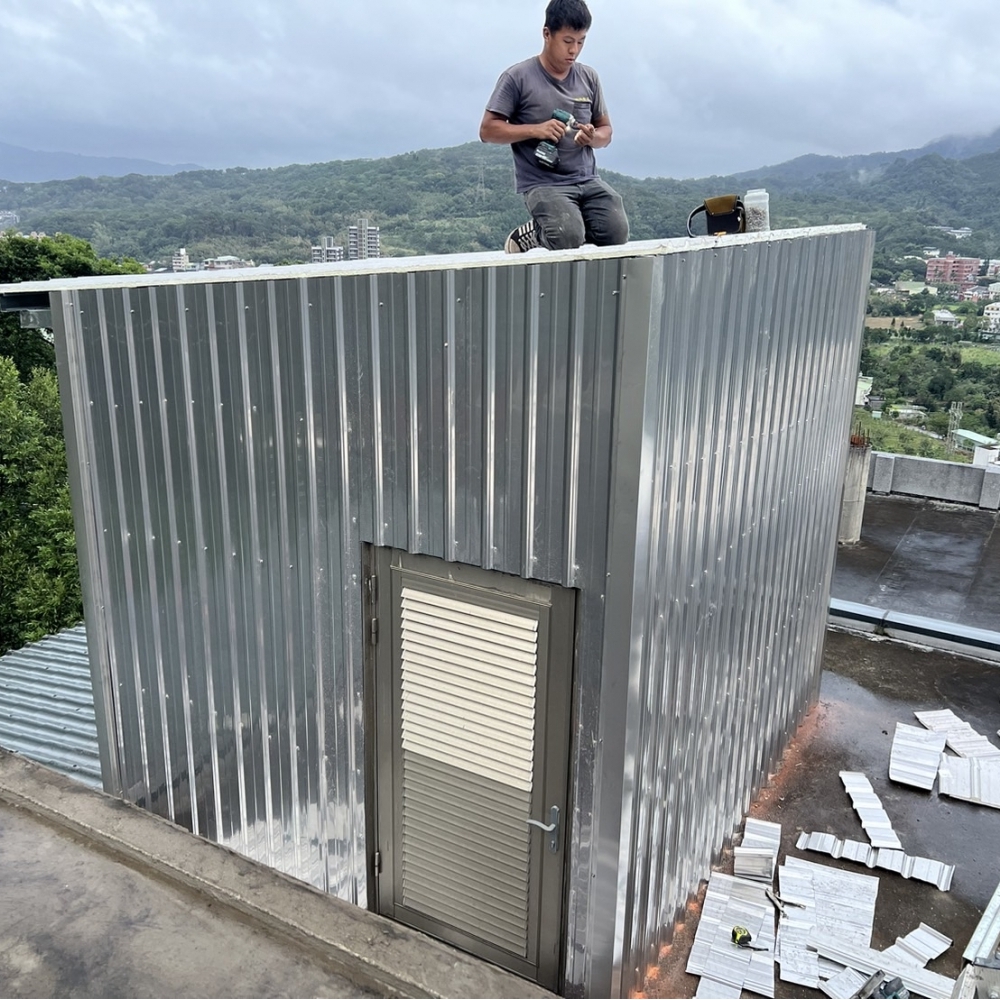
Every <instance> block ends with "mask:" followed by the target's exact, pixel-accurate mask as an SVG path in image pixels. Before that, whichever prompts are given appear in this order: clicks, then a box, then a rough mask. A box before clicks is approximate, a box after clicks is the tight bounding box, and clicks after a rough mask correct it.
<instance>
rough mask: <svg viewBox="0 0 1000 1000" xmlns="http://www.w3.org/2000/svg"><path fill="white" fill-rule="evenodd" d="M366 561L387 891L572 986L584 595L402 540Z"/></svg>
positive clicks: (486, 949) (527, 968)
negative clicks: (567, 956) (573, 766)
mask: <svg viewBox="0 0 1000 1000" xmlns="http://www.w3.org/2000/svg"><path fill="white" fill-rule="evenodd" d="M366 564H367V565H369V566H371V567H372V569H371V572H372V574H373V575H372V576H371V577H370V579H369V580H368V585H367V586H366V593H367V594H368V596H369V598H370V600H369V604H370V606H371V611H372V615H373V617H375V618H377V619H378V621H377V622H373V623H372V626H373V627H372V628H371V629H370V633H371V635H372V637H373V639H375V640H376V641H375V642H373V643H371V644H370V645H369V647H368V649H369V653H370V655H371V660H370V661H369V662H370V667H369V671H370V672H369V671H366V677H367V684H366V689H367V691H368V692H369V698H371V699H372V700H371V701H370V702H369V706H370V708H369V710H370V712H371V718H372V719H373V720H374V722H375V726H374V734H375V739H374V747H373V746H372V744H371V742H367V743H366V747H367V748H368V751H369V758H368V761H369V767H370V769H371V770H370V772H369V776H370V780H371V789H372V798H373V800H374V802H375V803H376V808H375V814H374V817H373V830H372V837H373V838H374V848H373V857H372V867H371V872H372V874H371V881H370V883H369V888H370V891H371V896H372V898H373V899H374V900H375V903H376V906H377V908H378V910H379V912H380V913H383V914H385V915H386V916H388V917H391V918H392V919H394V920H399V921H402V922H403V923H407V924H409V925H410V926H412V927H417V928H419V929H420V930H422V931H425V932H426V933H428V934H433V935H434V936H435V937H439V938H441V939H442V940H445V941H448V942H450V943H452V944H454V945H457V946H458V947H460V948H464V949H465V950H467V951H470V952H472V953H473V954H476V955H480V956H482V957H483V958H486V959H488V960H489V961H491V962H495V963H496V964H498V965H502V966H504V967H505V968H508V969H511V970H513V971H514V972H517V973H518V974H519V975H522V976H527V977H528V978H531V979H534V980H535V981H537V982H539V983H541V984H542V985H544V986H547V987H548V988H549V989H557V988H558V985H559V970H560V954H561V947H562V906H563V876H564V858H563V840H564V829H565V827H564V824H565V815H566V794H567V786H566V781H567V768H568V758H569V741H570V710H569V705H570V695H571V680H572V663H573V659H572V658H573V634H574V630H573V618H574V606H575V599H574V594H573V592H572V591H568V590H563V589H561V588H559V587H553V586H551V585H548V584H541V583H536V582H534V581H531V580H522V579H519V578H517V577H512V576H507V575H505V574H501V573H493V572H488V571H486V570H482V569H479V568H476V567H472V566H461V565H457V564H455V563H446V562H444V561H442V560H439V559H434V558H431V557H429V556H424V555H413V554H411V553H406V552H401V551H399V550H393V549H376V550H369V551H368V552H366ZM553 816H556V817H558V818H559V822H558V823H556V824H555V826H554V827H553V829H552V830H551V831H546V830H545V829H538V826H539V825H540V824H543V823H544V824H548V823H550V822H551V819H552V817H553ZM529 820H530V821H531V822H532V823H534V824H535V825H530V824H529Z"/></svg>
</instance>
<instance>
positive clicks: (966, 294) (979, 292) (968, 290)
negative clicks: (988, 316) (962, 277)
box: [958, 285, 990, 302]
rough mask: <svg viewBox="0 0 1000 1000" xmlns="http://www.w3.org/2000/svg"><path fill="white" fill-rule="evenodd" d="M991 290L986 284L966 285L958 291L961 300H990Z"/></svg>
mask: <svg viewBox="0 0 1000 1000" xmlns="http://www.w3.org/2000/svg"><path fill="white" fill-rule="evenodd" d="M989 300H990V290H989V288H987V287H986V286H985V285H965V286H964V287H963V288H962V290H961V291H960V292H959V293H958V301H959V302H988V301H989Z"/></svg>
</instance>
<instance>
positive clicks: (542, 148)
mask: <svg viewBox="0 0 1000 1000" xmlns="http://www.w3.org/2000/svg"><path fill="white" fill-rule="evenodd" d="M552 117H553V118H555V120H556V121H557V122H562V123H563V125H565V126H566V132H568V131H569V130H570V129H571V128H579V125H578V124H577V120H576V119H575V118H574V117H573V116H572V115H571V114H570V113H569V112H568V111H563V110H562V108H556V109H555V111H553V112H552ZM535 159H536V160H538V162H539V163H540V164H541V165H542V166H543V167H547V168H548V169H549V170H554V169H555V166H556V164H557V163H558V162H559V150H558V149H557V148H556V146H555V144H554V143H551V142H549V141H548V139H543V140H542V141H541V142H540V143H539V144H538V145H537V146H536V147H535Z"/></svg>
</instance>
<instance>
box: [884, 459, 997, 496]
mask: <svg viewBox="0 0 1000 1000" xmlns="http://www.w3.org/2000/svg"><path fill="white" fill-rule="evenodd" d="M868 489H869V490H871V492H873V493H900V494H903V495H905V496H912V497H928V498H930V499H932V500H943V501H946V502H948V503H964V504H970V505H972V506H975V507H981V508H982V509H984V510H1000V465H966V464H965V463H963V462H942V461H940V460H939V459H935V458H917V457H916V456H913V455H890V454H887V453H886V452H882V451H876V452H872V461H871V468H870V469H869V472H868Z"/></svg>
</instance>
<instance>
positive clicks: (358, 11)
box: [0, 0, 1000, 176]
mask: <svg viewBox="0 0 1000 1000" xmlns="http://www.w3.org/2000/svg"><path fill="white" fill-rule="evenodd" d="M991 6H992V5H989V4H986V3H984V0H951V2H950V3H947V4H943V3H940V2H936V3H932V2H930V0H908V2H907V3H905V4H903V3H897V2H893V0H827V2H825V3H822V4H817V3H815V2H814V0H669V2H664V0H592V3H591V9H592V10H593V12H594V26H593V28H592V30H591V32H590V36H589V38H588V41H587V45H586V48H585V50H584V55H583V59H584V61H585V62H589V63H591V64H592V65H594V66H595V67H596V68H597V69H598V70H599V72H600V74H601V78H602V81H603V84H604V88H605V92H606V95H607V98H608V102H609V106H610V109H611V114H612V119H613V121H614V124H615V141H614V143H613V144H612V146H611V147H610V148H609V149H608V150H606V151H603V153H602V155H601V162H602V163H603V164H605V165H606V166H608V167H611V168H613V169H617V170H622V171H625V172H628V173H635V174H639V175H645V174H667V175H672V176H697V175H705V174H710V173H728V172H731V171H734V170H741V169H751V168H753V167H755V166H760V165H762V164H764V163H774V162H779V161H781V160H783V159H787V158H789V157H791V156H796V155H799V154H802V153H806V152H819V153H833V154H838V155H842V154H848V153H857V152H869V151H873V150H879V149H899V148H905V147H908V146H919V145H922V144H923V143H924V142H927V141H928V140H930V139H932V138H936V137H938V136H940V135H943V134H949V133H976V132H987V131H991V130H992V129H994V128H996V127H997V126H998V125H1000V60H997V59H996V58H995V44H994V41H993V34H994V33H993V32H992V30H988V28H989V29H991V28H992V25H991V24H989V22H990V21H991V19H992V12H991V11H990V10H989V7H991ZM543 10H544V2H535V0H505V2H502V0H482V2H478V3H475V4H473V3H469V2H468V0H438V2H437V3H435V4H433V5H431V4H427V3H426V2H421V0H372V2H367V3H362V2H356V0H352V2H349V0H328V2H325V3H318V2H315V0H243V2H236V0H215V2H213V3H204V2H203V0H175V2H173V3H171V4H169V5H168V4H159V3H154V2H152V0H4V4H3V8H2V9H0V57H2V58H0V92H2V93H6V94H7V95H17V98H16V100H10V99H9V98H8V100H6V101H4V102H2V103H0V138H2V139H3V141H7V142H13V143H17V144H20V145H26V146H32V147H34V148H39V149H68V150H70V151H74V152H82V153H90V154H101V155H122V156H139V157H145V158H149V159H155V160H161V161H164V162H184V161H188V162H191V161H193V162H199V163H203V164H205V165H206V166H229V165H237V164H240V165H245V166H264V165H275V164H280V163H288V162H296V161H298V162H302V161H309V160H326V159H336V158H344V157H357V156H383V155H389V154H392V153H395V152H402V151H404V150H409V149H418V148H423V147H433V146H444V145H453V144H456V143H460V142H467V141H472V140H474V139H475V137H476V134H477V129H478V123H479V119H480V117H481V115H482V109H483V106H484V104H485V101H486V98H487V96H488V95H489V93H490V91H491V89H492V87H493V84H494V82H495V80H496V77H497V75H498V74H499V72H500V71H501V70H502V69H503V68H504V67H505V66H507V65H509V64H510V63H512V62H515V61H517V60H519V59H523V58H525V57H527V56H528V55H531V54H533V53H535V52H537V51H538V50H539V48H540V41H541V39H540V36H541V22H542V18H543Z"/></svg>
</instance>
